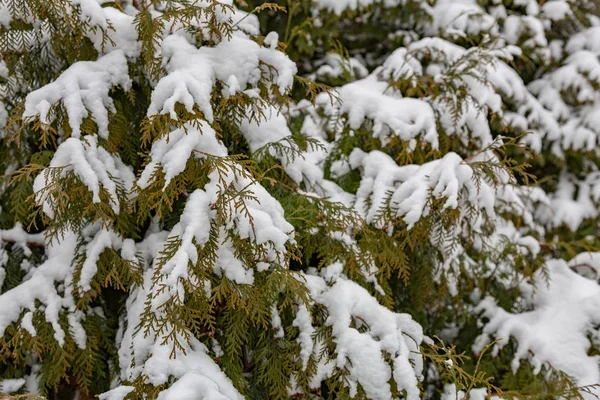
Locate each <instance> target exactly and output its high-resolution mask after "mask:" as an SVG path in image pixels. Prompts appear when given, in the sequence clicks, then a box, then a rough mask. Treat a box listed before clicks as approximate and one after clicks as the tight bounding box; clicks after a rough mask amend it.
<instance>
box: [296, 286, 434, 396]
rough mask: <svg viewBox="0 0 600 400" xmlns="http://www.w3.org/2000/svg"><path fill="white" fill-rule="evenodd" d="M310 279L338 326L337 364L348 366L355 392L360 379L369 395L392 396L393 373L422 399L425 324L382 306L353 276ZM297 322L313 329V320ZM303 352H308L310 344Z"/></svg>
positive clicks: (330, 320)
mask: <svg viewBox="0 0 600 400" xmlns="http://www.w3.org/2000/svg"><path fill="white" fill-rule="evenodd" d="M305 278H306V280H307V286H308V288H309V289H310V291H311V294H312V296H313V298H314V300H315V301H316V302H318V303H320V304H323V306H325V307H326V308H327V310H328V312H329V314H328V315H329V316H328V318H327V321H326V324H327V325H329V326H331V327H332V329H333V336H334V341H335V343H336V351H337V358H336V359H335V360H334V361H335V364H336V366H337V367H338V368H343V369H347V370H348V371H349V382H348V385H349V388H350V393H351V394H352V393H353V392H354V393H356V392H355V390H356V388H357V384H360V385H361V387H362V388H363V390H364V391H365V393H366V395H367V396H368V397H369V398H371V399H389V398H391V388H390V385H389V383H388V381H389V379H390V378H391V377H392V375H393V377H394V380H395V381H396V384H397V385H398V387H399V389H400V390H406V393H407V398H408V399H418V398H420V391H419V388H418V378H417V377H419V376H421V373H422V368H423V367H422V360H421V358H420V356H417V354H418V353H413V352H414V351H415V350H416V349H417V348H418V345H419V344H420V343H421V341H422V340H423V333H422V328H421V326H420V325H418V324H417V323H415V322H414V321H413V320H412V319H411V317H410V316H409V315H406V314H396V313H393V312H391V311H390V310H388V309H387V308H385V307H383V306H381V305H380V304H379V303H378V302H377V300H376V299H375V298H373V297H372V296H371V295H370V294H369V293H368V292H367V291H366V290H365V289H364V288H362V287H360V286H358V285H357V284H356V283H354V282H352V281H349V280H345V279H338V280H337V281H336V282H335V283H334V284H333V286H330V287H328V286H327V285H326V283H325V281H324V280H323V279H322V278H319V277H317V276H314V275H308V276H305ZM296 321H297V322H295V323H296V325H297V326H299V327H301V326H306V328H301V329H300V330H301V332H302V331H303V330H306V331H307V332H310V330H311V327H310V326H309V321H307V320H306V319H305V320H304V322H302V320H299V319H297V320H296ZM353 321H354V322H358V323H360V322H359V321H364V322H365V323H366V324H367V325H368V327H369V329H368V330H367V332H365V333H361V332H359V331H358V330H357V329H356V328H352V327H351V326H350V325H351V324H352V322H353ZM303 342H304V340H303ZM304 351H305V353H304V354H307V353H306V352H307V351H308V348H306V347H305V349H304ZM313 351H314V350H313ZM383 352H385V353H387V354H389V355H390V356H391V357H392V359H393V362H392V364H393V367H392V368H390V365H389V364H388V363H387V362H386V361H385V360H384V358H383ZM321 368H323V369H327V366H325V365H323V366H322V367H321Z"/></svg>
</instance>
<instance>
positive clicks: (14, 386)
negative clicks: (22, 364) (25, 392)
mask: <svg viewBox="0 0 600 400" xmlns="http://www.w3.org/2000/svg"><path fill="white" fill-rule="evenodd" d="M23 385H25V379H3V380H0V393H6V394H10V393H14V392H17V391H18V390H19V389H21V388H22V387H23Z"/></svg>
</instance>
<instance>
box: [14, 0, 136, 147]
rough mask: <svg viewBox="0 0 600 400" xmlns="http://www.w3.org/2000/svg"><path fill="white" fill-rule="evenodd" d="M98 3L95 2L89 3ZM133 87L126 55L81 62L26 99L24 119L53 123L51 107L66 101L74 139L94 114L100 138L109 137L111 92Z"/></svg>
mask: <svg viewBox="0 0 600 400" xmlns="http://www.w3.org/2000/svg"><path fill="white" fill-rule="evenodd" d="M88 1H90V2H94V0H88ZM115 86H121V87H122V88H123V89H124V90H129V89H130V87H131V79H130V78H129V71H128V67H127V60H126V58H125V54H124V53H123V51H121V50H115V51H112V52H110V53H109V54H107V55H105V56H103V57H100V58H99V59H98V60H96V61H79V62H76V63H75V64H73V65H72V66H70V67H69V68H68V69H67V70H65V71H64V72H63V73H62V74H61V76H60V77H59V78H58V79H57V80H55V81H54V82H52V83H49V84H48V85H46V86H44V87H42V88H40V89H38V90H35V91H33V92H31V93H29V94H28V95H27V98H26V99H25V112H24V113H23V118H33V117H38V118H39V119H40V121H41V122H42V123H44V124H50V123H51V122H52V121H51V119H50V118H51V115H49V113H50V110H51V107H52V106H54V105H55V104H57V103H58V102H60V101H62V105H63V107H64V108H65V110H66V112H67V116H68V118H69V126H70V127H71V130H72V133H71V136H72V137H73V138H79V136H80V135H81V123H82V122H83V119H84V118H86V117H87V116H89V115H90V114H91V117H92V119H93V120H94V122H95V123H96V124H97V125H98V134H99V136H100V137H102V138H104V139H106V138H108V112H109V111H110V112H115V108H114V103H113V100H112V99H111V98H110V96H109V91H110V90H111V89H112V88H113V87H115Z"/></svg>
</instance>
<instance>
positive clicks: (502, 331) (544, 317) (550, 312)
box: [474, 260, 600, 386]
mask: <svg viewBox="0 0 600 400" xmlns="http://www.w3.org/2000/svg"><path fill="white" fill-rule="evenodd" d="M547 267H548V273H549V279H548V280H546V279H545V278H544V277H543V275H542V273H541V272H539V273H537V274H536V282H537V284H536V289H535V290H532V289H533V288H531V293H532V295H531V298H530V299H529V301H530V302H531V305H532V306H533V307H534V309H533V310H532V311H525V312H522V313H520V314H511V313H508V312H506V311H504V310H503V309H502V308H500V307H498V306H497V305H496V304H495V301H494V300H493V299H492V298H489V297H488V298H486V299H484V300H483V301H482V302H481V303H480V304H479V306H478V310H480V311H483V315H485V316H486V317H487V318H489V322H488V323H487V324H486V325H485V326H484V328H483V334H484V335H486V334H488V335H494V336H495V337H497V338H499V339H500V341H499V342H498V344H497V345H496V347H495V348H494V352H497V351H498V350H499V349H500V348H501V347H503V346H504V345H506V343H507V339H508V338H509V337H514V338H516V340H517V343H518V349H517V352H516V353H515V356H514V360H513V362H512V368H513V370H516V369H517V368H518V367H519V365H520V361H521V359H528V360H529V361H530V362H532V364H533V365H534V367H535V368H536V371H539V370H540V368H541V367H542V365H543V364H544V363H549V364H551V365H553V366H554V367H556V368H559V369H560V370H562V371H564V372H565V373H567V374H569V375H570V376H572V377H574V378H575V380H576V383H577V384H578V385H582V386H583V385H591V384H595V383H597V382H598V381H600V370H599V369H598V357H597V356H590V355H588V348H589V346H590V342H589V339H588V333H591V332H593V327H594V326H595V325H597V324H598V322H599V319H598V314H597V312H596V310H597V309H598V308H597V307H598V306H600V303H599V302H600V286H599V285H598V284H597V283H596V282H595V281H592V280H589V279H587V278H584V277H582V276H580V275H578V274H577V273H575V272H573V271H572V270H571V269H569V267H568V265H567V263H565V262H564V261H562V260H550V261H548V262H547ZM566 338H568V339H566ZM474 351H475V352H478V351H479V349H474Z"/></svg>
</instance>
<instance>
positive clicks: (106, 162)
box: [33, 136, 134, 217]
mask: <svg viewBox="0 0 600 400" xmlns="http://www.w3.org/2000/svg"><path fill="white" fill-rule="evenodd" d="M52 168H63V169H62V172H61V176H65V174H66V173H69V172H73V173H74V174H75V176H76V177H77V178H79V179H80V180H81V182H82V183H83V184H84V185H86V186H87V187H88V189H89V190H90V192H91V193H92V201H93V202H94V203H99V202H100V191H101V189H103V190H106V192H107V193H108V195H109V197H110V200H109V202H110V206H111V208H112V209H113V211H114V212H115V214H118V213H119V202H118V197H119V194H118V185H117V184H121V185H122V186H123V187H124V189H125V190H127V191H128V190H130V189H131V188H132V187H133V181H134V175H133V172H132V170H131V168H130V167H127V166H125V165H124V164H123V162H122V161H121V160H120V159H119V158H118V156H116V155H113V154H111V153H109V152H108V151H106V150H105V149H104V148H103V147H101V146H98V139H97V138H96V137H95V136H86V137H85V138H84V139H83V140H79V139H78V138H75V137H70V138H68V139H67V140H65V141H64V142H63V143H61V144H60V145H59V147H58V149H57V150H56V152H55V154H54V157H53V158H52V161H51V162H50V165H49V167H48V168H46V169H44V170H43V171H42V172H41V173H40V174H39V175H38V176H37V177H36V178H35V181H34V184H33V190H34V192H35V193H36V200H37V202H38V204H40V205H42V207H43V210H44V212H45V213H46V214H47V215H48V216H49V217H53V216H54V210H53V208H52V199H51V198H49V194H48V193H46V191H45V189H46V188H48V187H49V186H50V185H52V184H53V183H54V182H53V181H52V178H53V176H52V174H51V170H50V169H52Z"/></svg>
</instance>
